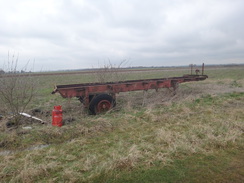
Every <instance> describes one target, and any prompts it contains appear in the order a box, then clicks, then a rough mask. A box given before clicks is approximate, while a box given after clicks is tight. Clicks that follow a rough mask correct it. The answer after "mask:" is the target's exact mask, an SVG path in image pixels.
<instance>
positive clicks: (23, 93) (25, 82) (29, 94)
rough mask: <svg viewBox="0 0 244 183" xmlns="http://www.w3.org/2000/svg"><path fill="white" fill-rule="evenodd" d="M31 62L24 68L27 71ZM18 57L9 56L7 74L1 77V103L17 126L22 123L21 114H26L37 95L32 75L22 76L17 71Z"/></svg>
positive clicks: (6, 65)
mask: <svg viewBox="0 0 244 183" xmlns="http://www.w3.org/2000/svg"><path fill="white" fill-rule="evenodd" d="M28 64H29V62H27V64H26V65H25V67H24V68H22V70H23V71H27V68H28ZM17 66H18V56H17V57H15V56H14V55H13V56H11V57H10V56H8V61H7V63H6V64H5V67H6V69H5V73H4V74H1V75H0V102H1V106H2V108H5V110H6V111H5V113H11V114H12V115H13V117H14V118H13V119H14V122H15V123H16V125H18V124H19V122H20V113H21V112H24V111H25V109H26V107H27V105H28V104H29V103H30V102H31V100H32V98H33V96H34V93H35V81H34V80H33V77H31V76H30V74H21V73H20V72H19V71H18V70H17Z"/></svg>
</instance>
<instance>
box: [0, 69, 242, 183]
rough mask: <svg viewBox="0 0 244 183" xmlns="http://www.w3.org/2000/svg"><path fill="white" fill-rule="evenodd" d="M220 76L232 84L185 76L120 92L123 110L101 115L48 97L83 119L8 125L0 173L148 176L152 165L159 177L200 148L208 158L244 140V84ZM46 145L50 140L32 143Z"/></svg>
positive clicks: (64, 177) (22, 177)
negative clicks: (168, 85)
mask: <svg viewBox="0 0 244 183" xmlns="http://www.w3.org/2000/svg"><path fill="white" fill-rule="evenodd" d="M212 74H213V73H212ZM221 81H223V83H226V85H225V84H223V83H219V81H218V80H209V81H204V82H201V83H196V84H194V83H192V84H188V83H186V84H184V85H180V88H179V92H178V93H177V94H176V95H174V96H172V95H171V93H170V92H169V91H167V90H161V91H159V92H158V93H156V92H155V91H149V92H148V93H147V94H146V97H143V95H142V93H139V92H133V93H132V92H131V93H129V94H120V95H119V96H118V100H119V101H120V102H118V105H117V109H115V110H113V111H111V112H110V113H107V114H105V115H103V116H95V117H94V116H92V117H91V116H87V115H85V114H84V113H82V112H81V110H80V109H79V105H77V102H75V101H70V103H68V102H67V101H65V100H63V99H59V98H58V97H57V98H55V97H54V99H53V100H51V101H41V103H42V104H46V105H47V107H50V106H52V105H55V103H59V104H60V103H61V104H62V105H63V109H64V111H66V112H65V113H64V115H65V116H75V118H76V120H75V121H74V122H72V123H67V124H66V125H65V126H63V127H62V128H53V127H51V125H50V124H49V125H47V126H40V125H36V126H33V129H32V130H31V131H24V130H23V129H18V130H13V131H12V132H11V133H9V132H6V131H4V130H3V131H2V133H1V134H0V142H1V143H0V144H1V147H0V149H1V150H2V151H4V150H13V152H12V153H11V154H9V155H5V156H1V155H0V179H1V180H2V181H3V182H59V181H60V182H62V181H67V182H68V181H70V182H108V180H109V179H110V178H111V177H112V178H113V179H114V180H115V182H116V180H119V177H120V176H122V175H125V176H126V175H128V174H130V172H140V171H143V172H144V173H145V174H144V173H140V176H144V175H145V176H146V177H145V178H146V180H148V179H147V178H148V177H147V176H149V174H147V173H146V172H148V171H149V172H150V170H152V172H151V174H152V175H153V176H151V177H150V176H149V177H150V178H151V179H152V180H154V179H153V177H155V178H156V177H159V176H157V172H158V171H157V168H158V167H160V169H161V168H162V167H166V168H167V167H168V166H172V162H175V159H182V158H185V157H188V156H192V155H194V156H195V155H196V156H197V155H199V154H200V155H203V156H208V157H209V155H211V154H213V153H215V152H218V151H221V150H226V149H232V148H236V147H242V146H243V131H244V126H243V121H244V114H243V112H242V111H243V110H244V108H243V107H244V104H243V101H244V93H243V87H235V88H232V87H230V83H231V82H232V81H233V80H232V79H230V80H225V79H224V80H221ZM237 82H238V83H242V82H243V81H242V80H237ZM233 91H236V92H233ZM230 92H231V93H230ZM41 96H42V95H41V94H40V97H41ZM143 98H144V102H143ZM47 102H48V104H47ZM75 106H76V107H75ZM50 108H51V107H50ZM39 144H50V145H49V146H48V147H46V148H43V149H39V150H32V151H29V150H27V149H28V148H29V147H30V146H33V145H39ZM195 162H196V163H197V162H198V161H197V160H195V161H193V165H194V163H195ZM221 166H222V164H221ZM173 168H175V167H173ZM204 170H205V169H203V171H204ZM181 171H183V168H182V167H181V168H180V167H178V169H176V170H175V172H174V173H172V174H173V175H176V177H175V176H173V177H175V179H172V178H171V179H170V180H176V178H177V176H179V177H181V173H179V172H181ZM155 172H156V173H155ZM177 172H178V173H177ZM195 172H197V171H195ZM183 173H186V174H187V172H184V171H183ZM163 175H165V174H163ZM161 178H162V177H161ZM200 178H201V176H200ZM137 180H141V179H139V178H137ZM177 180H178V179H177ZM187 180H188V179H187ZM201 180H202V179H201ZM118 182H119V181H118ZM193 182H195V181H193Z"/></svg>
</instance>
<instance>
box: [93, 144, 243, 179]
mask: <svg viewBox="0 0 244 183" xmlns="http://www.w3.org/2000/svg"><path fill="white" fill-rule="evenodd" d="M235 148H237V149H238V147H235ZM243 150H244V149H243V148H242V149H238V150H236V149H228V150H225V151H223V150H221V151H218V152H216V153H214V154H211V155H203V154H194V155H192V156H189V157H186V158H183V159H176V160H174V161H172V162H171V163H170V164H169V165H167V166H160V165H156V166H154V167H153V168H150V169H144V168H139V169H137V170H132V171H126V172H122V173H121V172H117V174H116V173H114V175H112V176H107V175H106V174H105V173H104V174H101V175H99V176H98V177H97V178H95V179H94V180H93V182H106V183H115V182H116V183H124V182H127V183H146V182H155V183H156V182H160V183H164V182H165V183H176V182H189V183H190V182H192V183H195V182H243V180H244V168H242V167H243V165H244V157H243V153H244V151H243Z"/></svg>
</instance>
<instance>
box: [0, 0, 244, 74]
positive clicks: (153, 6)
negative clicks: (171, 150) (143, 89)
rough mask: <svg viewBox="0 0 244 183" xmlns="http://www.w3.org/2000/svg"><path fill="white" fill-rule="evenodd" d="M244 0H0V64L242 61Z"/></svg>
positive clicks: (40, 67) (63, 66)
mask: <svg viewBox="0 0 244 183" xmlns="http://www.w3.org/2000/svg"><path fill="white" fill-rule="evenodd" d="M243 19H244V0H0V68H1V67H3V65H4V63H6V61H7V60H8V53H9V54H10V55H13V54H14V55H19V65H24V64H25V63H26V62H27V61H28V60H31V61H33V60H35V64H34V65H35V71H38V70H59V69H79V68H92V67H98V66H101V65H103V64H104V62H105V63H106V62H107V60H108V59H109V60H110V61H111V63H113V64H115V65H116V64H118V63H120V62H121V61H122V60H125V59H126V60H128V62H127V65H126V66H175V65H188V64H190V63H195V64H200V63H202V62H205V63H206V64H225V63H244V20H243Z"/></svg>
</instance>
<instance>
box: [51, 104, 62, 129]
mask: <svg viewBox="0 0 244 183" xmlns="http://www.w3.org/2000/svg"><path fill="white" fill-rule="evenodd" d="M62 121H63V111H62V106H60V105H58V106H54V109H53V111H52V125H53V126H59V127H61V126H63V123H62Z"/></svg>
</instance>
